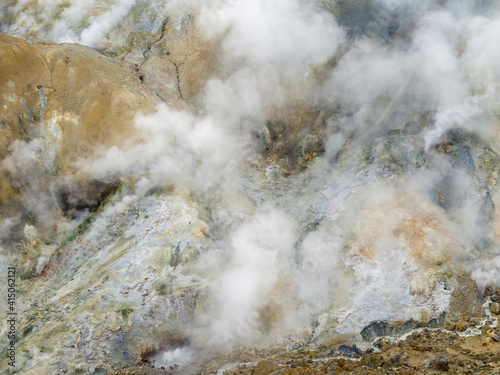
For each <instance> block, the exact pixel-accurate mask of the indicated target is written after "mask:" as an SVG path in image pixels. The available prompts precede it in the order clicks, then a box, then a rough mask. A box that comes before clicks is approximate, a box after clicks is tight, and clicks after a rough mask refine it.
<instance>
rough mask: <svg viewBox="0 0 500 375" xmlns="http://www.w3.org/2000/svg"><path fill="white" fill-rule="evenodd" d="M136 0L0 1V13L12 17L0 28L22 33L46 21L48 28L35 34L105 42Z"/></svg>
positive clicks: (57, 39)
mask: <svg viewBox="0 0 500 375" xmlns="http://www.w3.org/2000/svg"><path fill="white" fill-rule="evenodd" d="M135 3H136V0H115V1H111V2H109V1H103V0H71V1H69V2H67V1H61V0H50V1H43V2H38V3H37V4H36V6H33V2H32V1H29V0H28V1H26V0H24V1H17V2H15V5H12V6H10V7H9V6H8V5H3V7H2V9H1V13H0V15H2V18H4V17H6V16H8V17H12V18H14V22H13V23H12V24H10V25H5V24H4V25H1V24H0V26H1V27H0V31H3V32H8V33H13V34H19V35H23V34H24V33H26V32H29V30H30V29H39V28H40V26H42V25H44V24H48V25H50V28H49V30H48V31H45V30H43V29H42V30H39V37H41V38H44V39H48V40H50V41H52V42H56V43H80V44H84V45H87V46H90V47H96V46H104V45H105V44H106V43H109V40H108V34H109V32H110V31H111V30H112V29H113V28H115V27H116V26H117V25H118V24H119V23H120V21H121V20H122V19H123V18H124V17H125V16H126V15H127V14H128V13H129V12H130V10H131V8H132V7H133V6H134V5H135Z"/></svg>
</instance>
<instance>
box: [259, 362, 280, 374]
mask: <svg viewBox="0 0 500 375" xmlns="http://www.w3.org/2000/svg"><path fill="white" fill-rule="evenodd" d="M278 370H279V366H278V365H277V364H276V363H274V362H272V361H269V360H263V361H260V362H259V363H257V365H256V366H255V367H254V370H253V375H268V374H271V373H273V372H275V371H278Z"/></svg>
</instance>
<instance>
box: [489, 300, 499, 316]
mask: <svg viewBox="0 0 500 375" xmlns="http://www.w3.org/2000/svg"><path fill="white" fill-rule="evenodd" d="M490 311H491V312H492V313H493V314H495V315H498V314H500V303H498V302H494V303H492V304H491V305H490Z"/></svg>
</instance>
